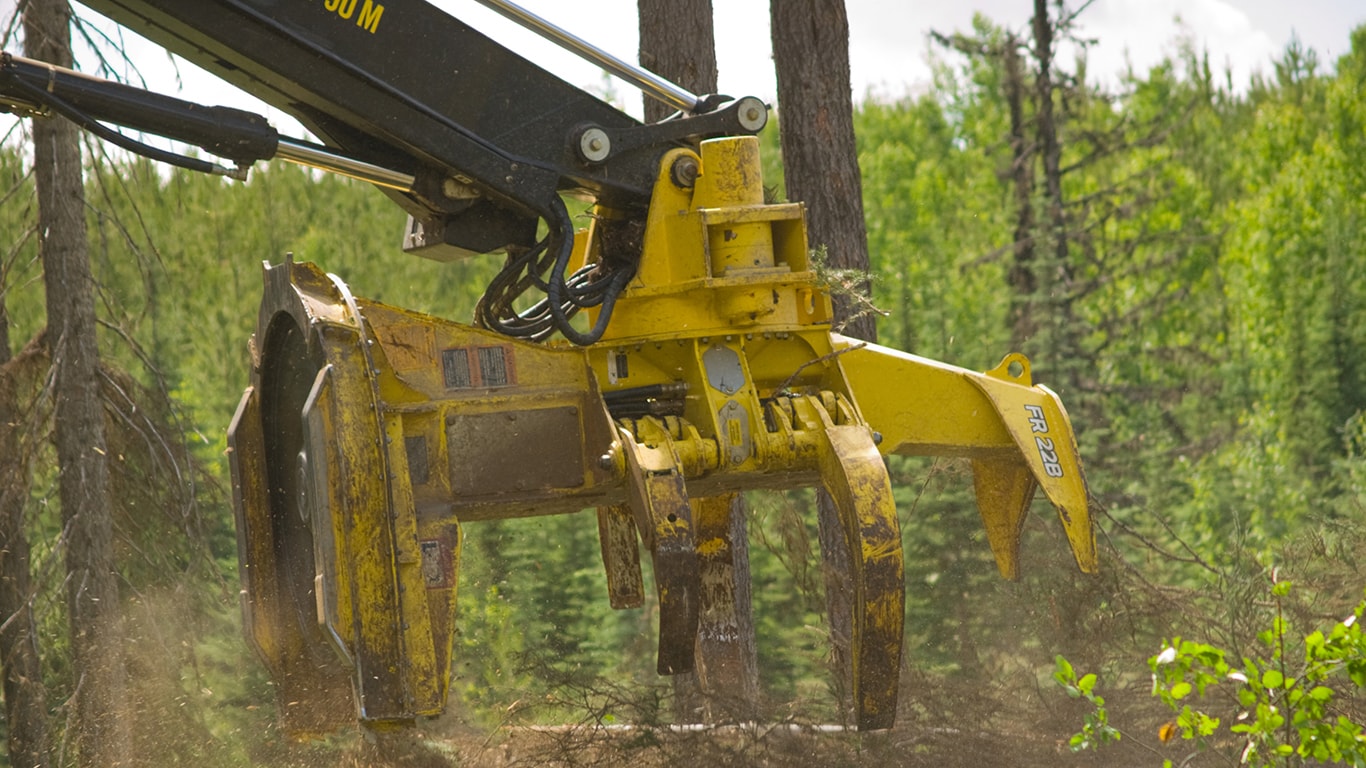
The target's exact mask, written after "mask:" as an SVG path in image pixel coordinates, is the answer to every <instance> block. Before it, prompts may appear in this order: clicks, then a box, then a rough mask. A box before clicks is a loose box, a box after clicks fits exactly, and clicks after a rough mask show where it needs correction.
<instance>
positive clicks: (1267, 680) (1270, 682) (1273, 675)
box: [1262, 669, 1285, 689]
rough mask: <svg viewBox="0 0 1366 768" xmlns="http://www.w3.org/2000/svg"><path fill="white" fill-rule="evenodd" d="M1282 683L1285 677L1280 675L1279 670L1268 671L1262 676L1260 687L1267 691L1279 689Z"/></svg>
mask: <svg viewBox="0 0 1366 768" xmlns="http://www.w3.org/2000/svg"><path fill="white" fill-rule="evenodd" d="M1284 682H1285V675H1282V674H1281V673H1280V671H1279V670H1275V669H1268V670H1267V671H1266V672H1264V673H1263V674H1262V685H1264V686H1266V687H1267V688H1268V689H1270V688H1280V687H1281V684H1282V683H1284Z"/></svg>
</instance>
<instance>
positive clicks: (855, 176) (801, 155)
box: [769, 0, 877, 718]
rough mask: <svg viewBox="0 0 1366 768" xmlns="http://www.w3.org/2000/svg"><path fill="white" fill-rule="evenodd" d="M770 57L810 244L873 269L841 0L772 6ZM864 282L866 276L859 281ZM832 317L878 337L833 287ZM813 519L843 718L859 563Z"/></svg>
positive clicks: (823, 513)
mask: <svg viewBox="0 0 1366 768" xmlns="http://www.w3.org/2000/svg"><path fill="white" fill-rule="evenodd" d="M769 10H770V17H771V23H772V31H773V61H774V65H775V66H776V68H777V73H778V126H779V128H780V131H781V140H782V147H783V168H784V173H785V175H786V180H787V197H788V199H789V200H794V201H798V200H799V201H801V202H804V203H806V206H807V207H806V226H807V234H808V238H809V240H810V243H811V246H812V247H814V248H820V247H824V248H825V249H826V258H827V263H828V264H829V265H830V266H831V267H834V268H837V269H856V270H860V271H862V272H865V273H866V272H867V271H868V268H869V267H868V233H867V230H865V229H864V221H863V181H862V176H861V175H860V172H859V166H858V148H857V147H856V145H855V143H854V106H853V102H852V100H851V97H850V86H849V17H848V15H847V13H846V12H845V8H844V3H843V0H790V1H786V0H785V1H784V2H781V3H780V2H777V0H773V2H771V3H770V4H769ZM860 288H861V290H862V291H863V292H866V291H867V289H868V284H867V281H864V284H863V285H862V286H860ZM833 298H834V303H835V322H836V325H837V326H838V325H840V324H841V323H843V324H844V326H843V328H844V333H846V334H848V335H850V336H854V337H856V338H861V339H867V340H868V341H875V340H876V339H877V327H876V326H875V325H874V322H873V321H874V318H873V316H872V315H870V314H863V313H858V312H857V303H856V302H855V301H852V300H851V299H850V297H848V296H845V295H840V294H838V293H837V294H836V295H835V296H834V297H833ZM816 507H817V520H818V523H819V536H820V545H821V553H822V568H821V572H822V575H823V579H824V582H825V604H826V612H827V614H828V617H829V622H830V627H829V629H830V644H831V659H832V664H833V666H834V676H835V683H836V693H837V694H838V696H839V698H840V701H841V711H842V712H843V713H844V714H845V716H846V718H847V717H848V716H849V715H850V714H851V713H852V711H853V710H852V693H853V685H852V682H853V669H852V666H851V661H852V659H851V656H850V650H849V643H850V640H851V638H852V635H853V570H852V567H851V565H850V562H849V555H848V552H847V551H846V549H845V543H844V533H843V530H842V528H841V527H840V523H839V515H838V513H837V512H836V510H835V505H834V502H833V501H832V500H831V499H830V497H829V495H828V494H826V493H825V491H824V490H822V491H820V492H819V493H818V494H817V505H816Z"/></svg>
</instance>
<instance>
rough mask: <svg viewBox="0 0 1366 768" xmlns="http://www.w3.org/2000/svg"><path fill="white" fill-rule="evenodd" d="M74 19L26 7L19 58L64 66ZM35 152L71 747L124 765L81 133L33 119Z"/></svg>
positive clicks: (44, 0) (42, 2) (62, 7)
mask: <svg viewBox="0 0 1366 768" xmlns="http://www.w3.org/2000/svg"><path fill="white" fill-rule="evenodd" d="M70 19H71V11H70V7H69V6H68V5H67V3H66V0H30V2H29V4H28V6H27V7H26V8H25V10H24V36H25V51H26V53H27V54H28V55H29V56H30V57H32V58H35V59H40V60H43V61H48V62H52V63H54V64H57V65H59V66H64V67H69V66H71V43H70V40H71V26H70ZM33 145H34V146H33V162H34V185H35V186H36V188H37V192H38V233H39V248H40V251H41V253H42V260H43V280H44V286H45V288H46V298H47V316H48V343H49V345H50V351H51V357H52V366H53V394H54V419H55V442H56V446H57V462H58V467H59V470H60V477H59V496H60V498H61V504H62V525H63V528H64V530H65V544H66V568H67V611H68V620H69V624H70V633H71V655H72V668H73V670H74V672H75V675H76V679H75V685H74V691H75V692H74V694H73V699H74V701H73V704H74V706H73V709H72V712H73V715H74V726H75V729H76V730H75V734H76V742H75V743H76V745H77V749H78V752H79V761H80V764H81V765H87V766H111V765H124V764H127V762H128V759H129V755H130V746H129V745H130V742H129V731H128V728H127V723H126V713H124V712H122V711H120V707H121V706H122V705H123V704H124V702H125V695H124V694H125V672H124V667H123V663H122V623H121V618H120V606H119V589H118V573H117V572H116V571H115V564H114V540H113V525H112V520H111V516H110V508H109V467H108V462H107V460H106V456H105V449H104V445H105V435H104V410H103V407H102V404H101V401H100V387H99V350H98V348H97V346H96V339H95V328H96V324H95V303H94V293H93V278H92V277H91V273H90V258H89V253H88V249H87V242H86V228H85V195H84V188H83V186H82V183H83V182H82V176H81V148H80V143H79V136H78V133H77V128H76V126H75V125H73V124H72V123H70V122H68V121H66V120H36V121H34V125H33Z"/></svg>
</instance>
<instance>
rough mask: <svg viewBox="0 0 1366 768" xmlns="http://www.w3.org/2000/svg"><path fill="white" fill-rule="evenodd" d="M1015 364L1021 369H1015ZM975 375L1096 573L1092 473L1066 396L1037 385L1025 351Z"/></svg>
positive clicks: (1080, 559)
mask: <svg viewBox="0 0 1366 768" xmlns="http://www.w3.org/2000/svg"><path fill="white" fill-rule="evenodd" d="M1013 366H1014V367H1016V368H1017V370H1018V374H1017V375H1012V374H1011V372H1010V370H1011V368H1012V367H1013ZM970 380H971V381H972V383H973V384H974V385H975V386H976V387H977V388H978V389H979V390H981V392H982V394H984V395H986V397H987V399H989V400H990V401H991V403H992V405H993V406H995V408H996V411H997V413H998V414H1000V417H1001V423H1002V424H1003V425H1004V426H1005V428H1006V431H1007V432H1009V433H1010V437H1011V439H1012V440H1013V441H1014V442H1015V445H1016V447H1017V448H1018V449H1019V457H1020V460H1022V461H1023V462H1024V463H1023V466H1025V467H1027V468H1028V470H1029V472H1030V474H1031V475H1032V476H1033V478H1034V480H1035V481H1036V482H1037V483H1038V485H1039V487H1040V488H1042V489H1043V492H1044V495H1045V496H1047V497H1048V500H1049V501H1051V502H1053V506H1054V507H1056V508H1057V510H1058V519H1059V520H1061V521H1062V526H1063V530H1064V531H1065V532H1066V534H1067V542H1068V544H1069V545H1070V546H1071V548H1072V555H1073V556H1074V557H1075V558H1076V561H1077V567H1078V568H1079V569H1080V570H1081V571H1082V572H1084V573H1095V572H1096V537H1095V532H1094V530H1093V529H1092V527H1091V512H1090V507H1089V500H1088V496H1087V491H1086V477H1085V475H1084V474H1083V473H1082V468H1081V457H1080V451H1078V450H1077V438H1076V436H1075V434H1074V433H1073V431H1072V422H1071V420H1070V419H1068V418H1067V411H1066V410H1064V409H1063V407H1062V401H1061V400H1060V399H1059V398H1058V396H1057V394H1055V393H1054V392H1053V390H1051V389H1049V388H1048V387H1045V386H1043V385H1042V384H1039V385H1034V386H1031V380H1030V373H1029V363H1028V360H1026V359H1025V358H1024V356H1023V355H1009V356H1007V357H1006V358H1005V360H1003V361H1002V362H1001V365H1000V366H998V367H997V368H995V369H993V370H991V371H987V372H986V374H985V375H982V376H973V377H971V378H970ZM1016 540H1017V542H1018V533H1017V534H1016Z"/></svg>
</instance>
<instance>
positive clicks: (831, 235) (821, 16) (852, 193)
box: [770, 0, 877, 341]
mask: <svg viewBox="0 0 1366 768" xmlns="http://www.w3.org/2000/svg"><path fill="white" fill-rule="evenodd" d="M770 9H771V17H772V25H773V61H774V65H775V66H776V67H777V70H778V126H779V128H780V129H781V132H782V145H783V170H784V173H785V174H786V177H787V197H788V199H789V200H800V201H801V202H803V203H806V227H807V233H808V236H809V238H810V240H811V246H812V247H813V248H819V247H821V246H824V247H825V249H826V252H827V257H828V259H829V263H830V266H832V267H837V268H840V269H857V270H862V271H864V272H866V271H867V270H868V232H867V230H866V229H865V228H864V221H863V178H862V176H861V174H860V172H859V166H858V148H857V147H856V146H855V144H854V105H853V102H852V101H851V98H850V86H849V17H848V14H847V13H846V12H845V9H844V2H843V0H783V2H773V3H771V4H770ZM863 289H864V290H865V291H866V289H867V285H866V284H865V285H864V286H863ZM834 299H835V318H836V321H837V322H841V321H845V322H846V325H845V326H844V328H845V333H847V334H849V335H850V336H854V337H857V338H860V339H866V340H868V341H875V340H876V339H877V327H876V326H875V325H874V322H873V321H874V318H873V317H872V315H868V314H861V315H858V316H854V315H855V314H856V310H857V308H856V307H855V306H854V303H853V302H851V301H850V300H849V298H848V297H846V296H841V295H838V294H837V295H836V296H835V297H834Z"/></svg>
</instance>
